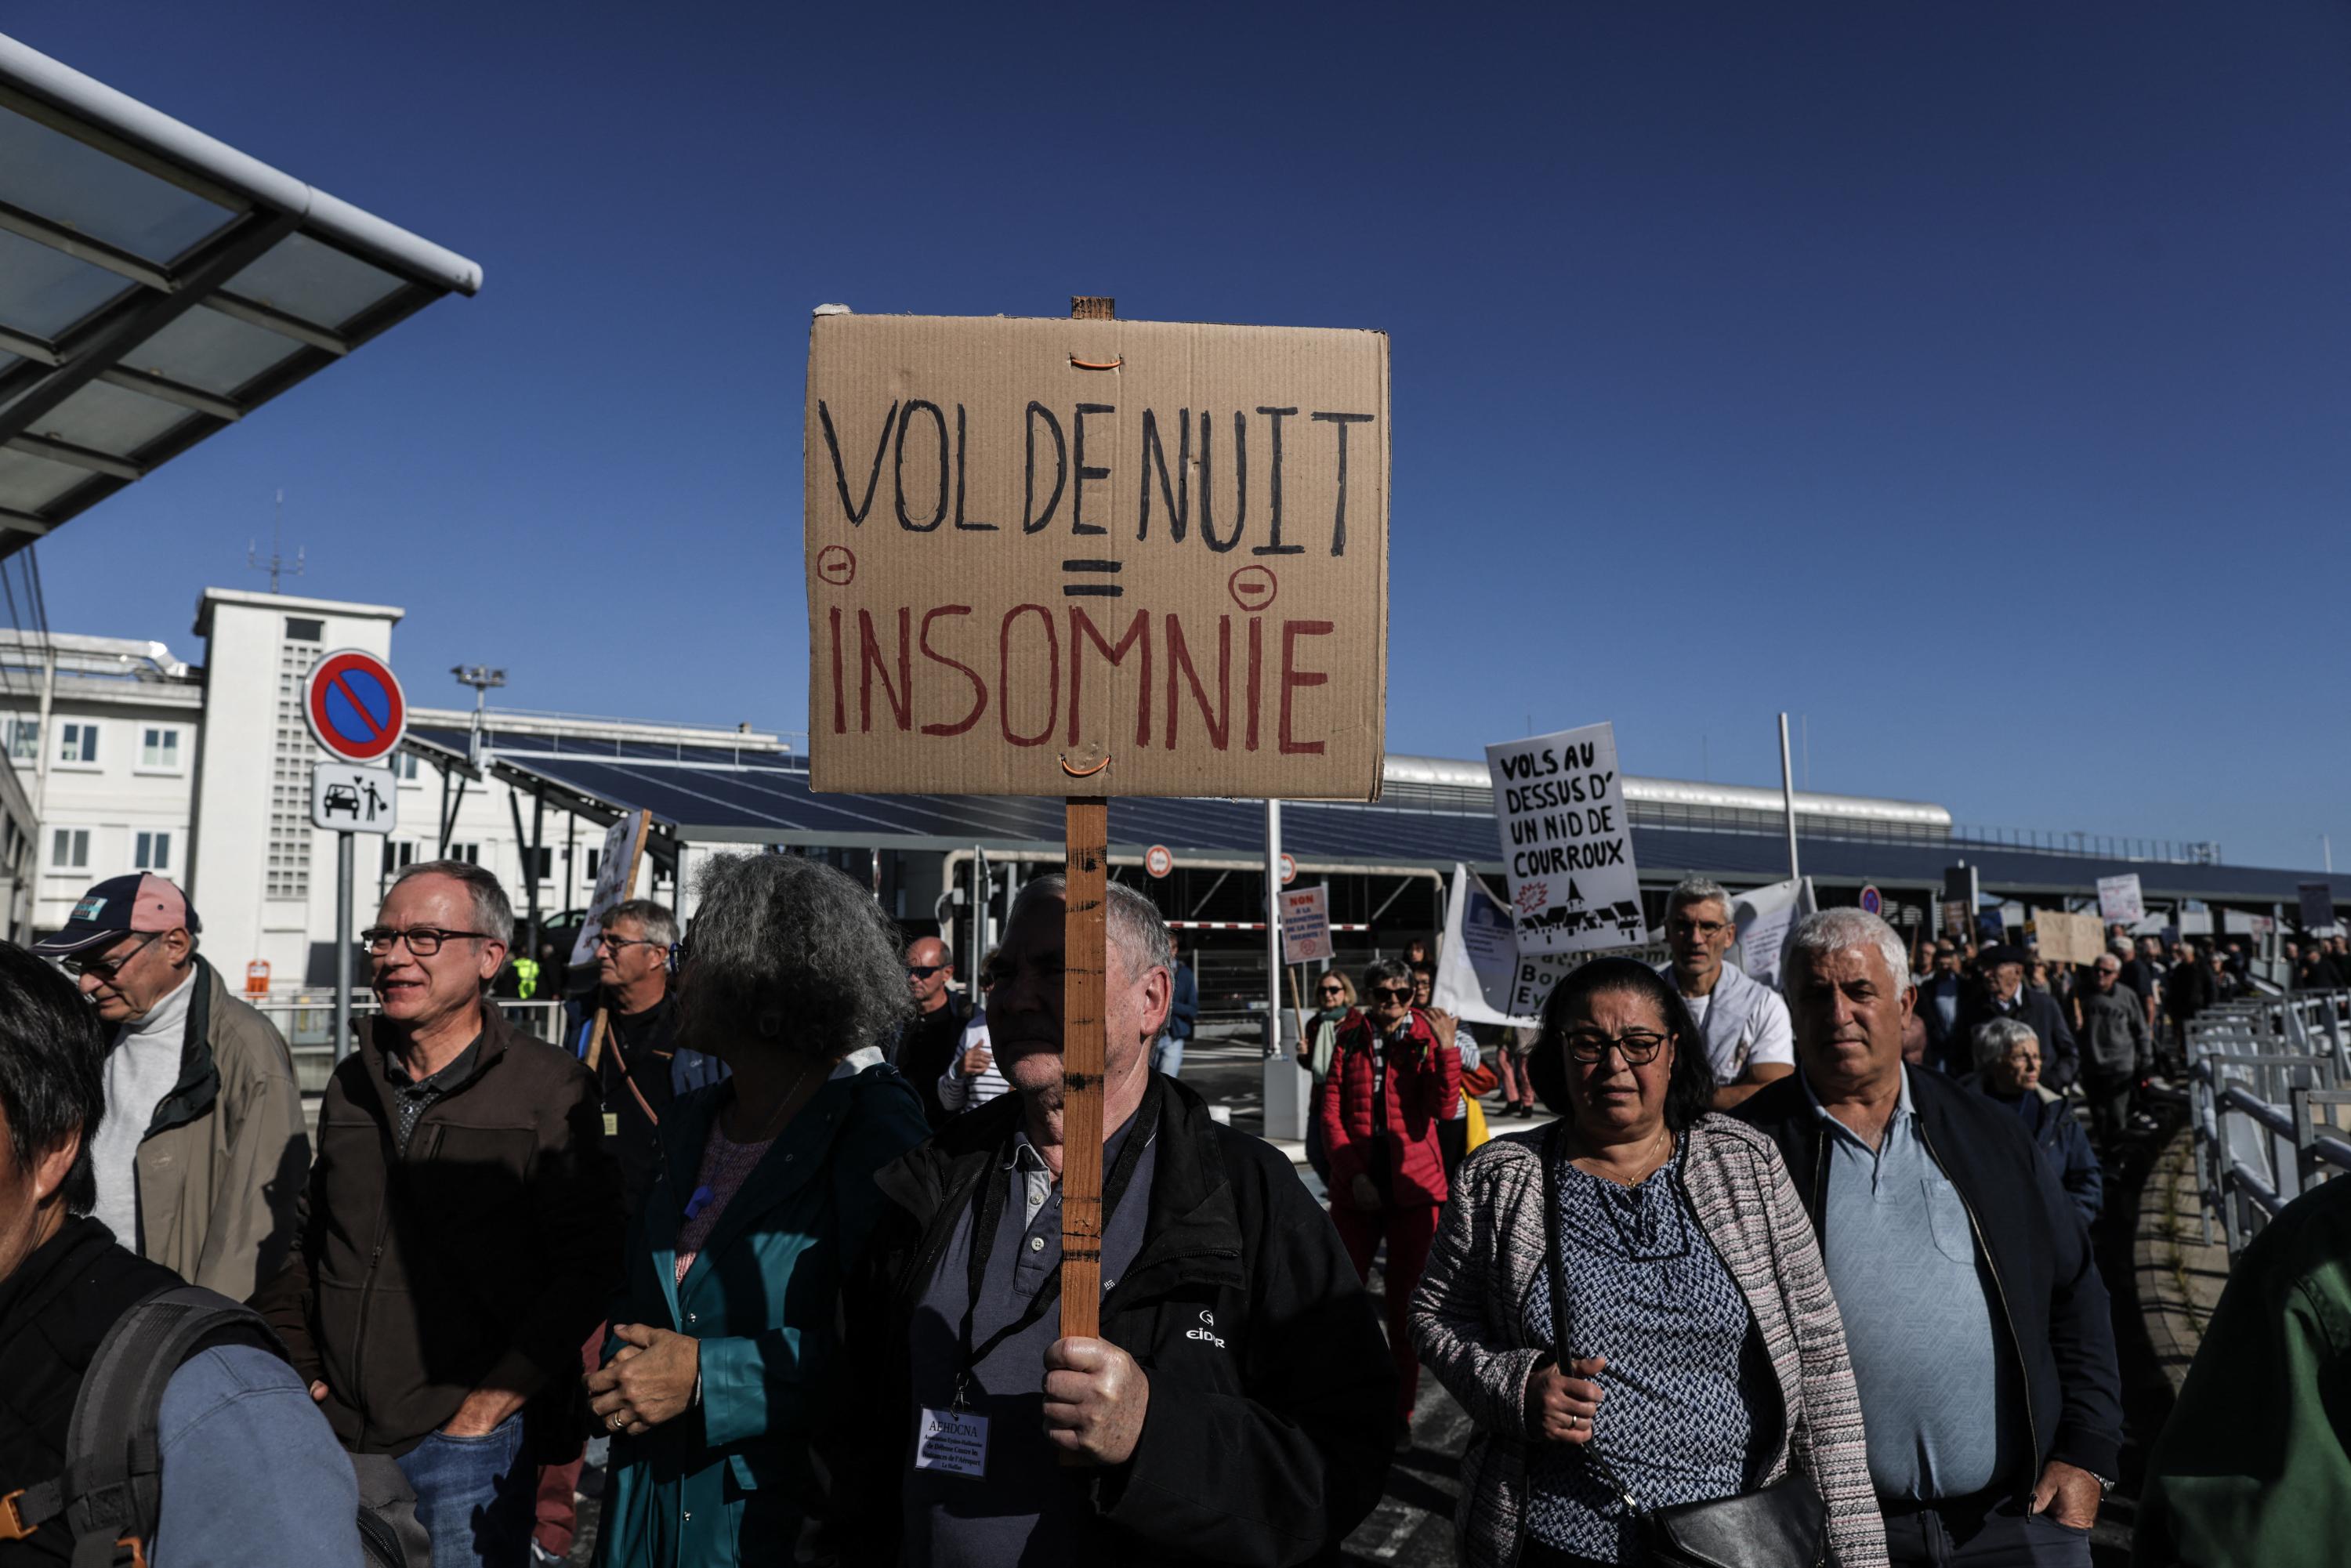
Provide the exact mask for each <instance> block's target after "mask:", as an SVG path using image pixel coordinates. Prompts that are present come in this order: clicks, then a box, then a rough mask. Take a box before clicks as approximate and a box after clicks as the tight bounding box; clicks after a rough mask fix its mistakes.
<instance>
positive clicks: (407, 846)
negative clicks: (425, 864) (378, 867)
mask: <svg viewBox="0 0 2351 1568" xmlns="http://www.w3.org/2000/svg"><path fill="white" fill-rule="evenodd" d="M415 863H416V846H415V845H414V844H413V843H411V842H410V841H408V840H406V839H400V840H397V841H395V840H392V839H386V840H384V841H383V874H384V875H386V876H390V875H391V874H392V873H393V872H396V871H400V870H402V869H404V868H406V867H408V866H413V865H414V864H415Z"/></svg>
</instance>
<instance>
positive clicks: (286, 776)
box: [262, 620, 320, 898]
mask: <svg viewBox="0 0 2351 1568" xmlns="http://www.w3.org/2000/svg"><path fill="white" fill-rule="evenodd" d="M299 624H301V623H299V622H294V621H291V620H289V621H287V623H286V634H287V641H286V642H284V643H279V644H278V647H277V722H276V723H275V724H274V725H273V726H272V731H273V733H272V735H271V737H270V741H271V745H270V768H269V841H268V847H269V854H268V861H267V870H266V874H265V876H264V879H263V884H262V885H263V889H264V893H265V896H266V897H270V898H308V897H309V896H310V764H311V763H313V762H315V761H317V760H318V759H319V755H320V754H319V750H318V747H316V746H314V745H313V744H312V742H311V740H310V731H309V726H308V721H306V720H305V719H304V718H303V716H302V684H303V681H304V679H305V678H306V677H308V674H310V666H311V665H312V664H314V663H316V662H317V660H318V657H319V650H318V649H317V648H316V647H311V646H302V645H299V644H298V641H297V638H296V632H297V628H298V625H299ZM318 624H319V623H318V622H315V621H312V622H308V625H309V626H310V627H311V628H312V632H311V635H310V639H309V641H310V642H311V643H316V642H317V641H318V632H317V630H316V629H317V627H318Z"/></svg>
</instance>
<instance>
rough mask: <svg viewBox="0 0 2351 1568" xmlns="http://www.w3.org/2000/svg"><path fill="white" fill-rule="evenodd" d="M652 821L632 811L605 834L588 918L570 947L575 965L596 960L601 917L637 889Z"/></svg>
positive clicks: (624, 900)
mask: <svg viewBox="0 0 2351 1568" xmlns="http://www.w3.org/2000/svg"><path fill="white" fill-rule="evenodd" d="M651 821H652V818H651V817H650V816H649V815H647V813H645V812H643V811H632V812H630V813H629V814H628V815H627V816H625V817H623V818H622V819H621V820H620V821H617V822H615V823H613V824H612V825H611V827H610V828H607V829H606V830H605V831H604V852H603V853H602V855H601V856H600V857H599V858H598V860H597V862H596V889H595V891H594V892H593V893H591V894H589V895H588V918H587V919H586V921H585V922H583V923H582V924H581V925H580V939H579V940H578V941H576V942H574V943H573V944H572V945H571V962H572V963H573V964H574V965H575V966H577V965H580V964H592V963H594V962H595V961H596V944H597V942H598V941H599V939H601V937H602V936H603V935H604V916H606V915H610V914H611V912H612V905H614V904H623V903H626V902H627V901H628V898H629V895H630V891H631V889H632V888H634V887H635V886H636V881H637V862H638V861H639V860H640V859H641V858H642V857H643V854H644V849H645V828H646V826H647V825H648V824H649V823H650V822H651Z"/></svg>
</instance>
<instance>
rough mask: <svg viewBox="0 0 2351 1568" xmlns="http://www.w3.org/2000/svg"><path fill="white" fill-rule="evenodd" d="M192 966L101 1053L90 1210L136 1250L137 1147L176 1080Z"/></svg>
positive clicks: (192, 989)
mask: <svg viewBox="0 0 2351 1568" xmlns="http://www.w3.org/2000/svg"><path fill="white" fill-rule="evenodd" d="M194 977H195V966H194V965H193V964H191V965H190V966H189V967H188V973H187V976H186V977H184V978H183V979H182V980H181V981H180V984H179V986H178V987H177V988H175V989H174V990H172V993H171V994H170V995H169V996H166V997H164V998H162V999H161V1000H159V1001H158V1002H156V1004H155V1005H154V1006H153V1007H152V1008H149V1009H147V1015H146V1016H145V1017H144V1018H141V1019H133V1020H132V1021H131V1022H129V1023H126V1024H124V1025H122V1026H121V1027H120V1029H118V1030H115V1034H114V1044H113V1046H112V1048H111V1049H110V1050H109V1051H107V1053H106V1114H105V1115H104V1116H103V1117H101V1118H100V1119H99V1124H98V1136H97V1137H96V1138H95V1139H93V1140H92V1141H91V1143H90V1146H89V1153H90V1161H91V1164H92V1165H93V1166H95V1167H96V1172H97V1176H98V1207H96V1208H95V1209H93V1210H91V1212H92V1213H93V1214H95V1215H96V1216H97V1217H98V1218H99V1219H101V1220H104V1221H105V1222H106V1228H108V1229H109V1230H111V1231H113V1232H114V1239H116V1240H117V1241H120V1242H121V1243H122V1244H123V1245H124V1246H125V1247H128V1248H130V1249H131V1250H132V1251H133V1252H138V1251H141V1247H140V1244H139V1171H138V1160H139V1145H140V1144H141V1142H143V1141H144V1140H145V1138H146V1136H147V1127H148V1124H150V1123H152V1121H154V1119H155V1106H156V1104H157V1103H158V1102H160V1101H161V1100H162V1098H163V1096H164V1095H166V1094H169V1093H170V1092H172V1087H173V1086H174V1085H175V1084H177V1083H178V1082H180V1053H181V1050H182V1048H183V1046H184V1045H185V1044H186V1042H187V1033H188V1004H189V1002H190V1001H192V1000H193V998H194V996H195V989H196V988H195V987H194V986H193V985H191V984H189V981H190V980H193V978H194Z"/></svg>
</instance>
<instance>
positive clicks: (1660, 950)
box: [1510, 942, 1673, 1024]
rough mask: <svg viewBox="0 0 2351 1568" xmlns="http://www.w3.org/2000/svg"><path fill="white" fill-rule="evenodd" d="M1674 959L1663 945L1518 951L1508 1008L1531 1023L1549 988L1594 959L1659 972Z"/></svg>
mask: <svg viewBox="0 0 2351 1568" xmlns="http://www.w3.org/2000/svg"><path fill="white" fill-rule="evenodd" d="M1672 957H1673V950H1672V949H1671V948H1669V947H1667V946H1666V944H1664V943H1663V942H1643V943H1640V944H1638V945H1637V946H1624V947H1605V948H1601V949H1598V950H1596V951H1593V952H1587V953H1528V952H1523V951H1522V952H1520V955H1519V963H1518V967H1517V969H1516V970H1514V971H1513V972H1512V974H1511V976H1510V1009H1511V1010H1512V1012H1513V1013H1515V1014H1516V1015H1518V1019H1519V1020H1520V1021H1524V1022H1526V1023H1530V1024H1531V1023H1533V1022H1535V1021H1536V1020H1537V1019H1540V1018H1541V1015H1542V1009H1543V1003H1544V1002H1545V1001H1546V1000H1548V999H1549V998H1550V996H1551V993H1552V987H1554V986H1556V985H1558V984H1559V982H1560V981H1561V980H1562V979H1563V978H1564V977H1566V976H1567V975H1568V974H1569V973H1570V972H1572V971H1573V970H1576V969H1580V968H1582V967H1583V966H1584V965H1586V964H1589V963H1591V962H1592V961H1593V959H1595V958H1630V959H1632V960H1634V961H1635V963H1641V964H1646V965H1647V966H1649V967H1651V968H1652V969H1662V968H1664V967H1666V964H1667V960H1669V959H1671V958H1672Z"/></svg>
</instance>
